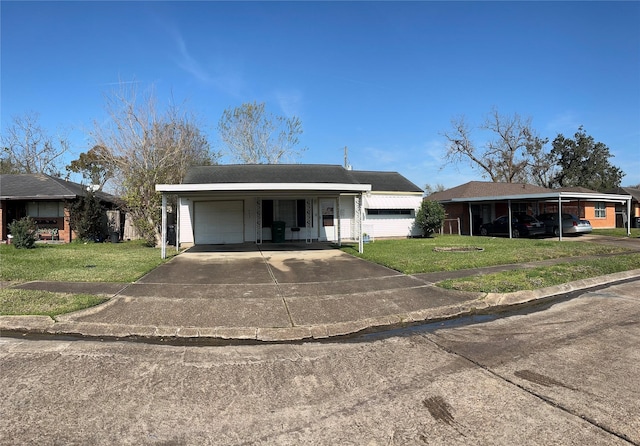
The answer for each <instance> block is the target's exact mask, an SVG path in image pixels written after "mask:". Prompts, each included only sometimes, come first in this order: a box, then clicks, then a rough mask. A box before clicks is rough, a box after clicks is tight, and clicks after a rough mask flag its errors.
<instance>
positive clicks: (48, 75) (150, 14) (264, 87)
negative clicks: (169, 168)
mask: <svg viewBox="0 0 640 446" xmlns="http://www.w3.org/2000/svg"><path fill="white" fill-rule="evenodd" d="M0 8H1V10H0V12H1V33H2V35H1V37H2V43H1V45H2V46H1V124H2V129H5V128H6V126H7V125H8V124H9V123H10V122H11V118H12V116H14V115H21V114H24V113H26V112H29V111H35V112H38V113H39V114H40V122H41V124H43V125H44V126H45V127H46V129H47V130H48V131H49V132H50V133H52V134H55V133H58V132H64V133H66V134H67V135H68V136H69V138H70V139H71V142H72V150H73V153H72V155H71V157H70V159H73V158H75V157H76V156H77V154H79V153H80V152H83V151H86V150H87V149H89V148H90V147H91V142H90V141H89V140H88V139H87V137H86V130H87V129H89V128H91V126H92V122H93V121H94V120H101V119H104V118H105V111H104V94H105V93H107V92H108V91H110V90H111V89H113V88H114V87H115V85H116V84H117V83H118V82H120V81H125V82H130V81H135V82H137V83H138V86H139V88H142V89H146V88H149V87H150V86H152V85H153V86H154V88H155V90H156V93H157V95H158V97H159V99H160V100H162V101H168V100H169V98H170V97H171V96H173V98H174V99H175V100H176V102H182V101H186V107H188V108H189V109H190V110H192V111H193V112H194V113H196V114H198V115H199V116H200V120H201V122H202V124H203V131H204V132H205V133H206V134H207V135H208V136H209V139H210V141H211V142H212V144H213V146H214V148H217V147H218V144H219V142H218V138H217V135H216V126H217V123H218V121H219V119H220V117H221V115H222V112H223V110H225V109H226V108H229V107H235V106H239V105H241V104H242V103H244V102H253V101H258V102H266V103H267V107H268V109H269V110H270V111H271V112H273V113H275V114H279V115H286V116H291V115H296V116H298V117H299V118H300V119H301V121H302V124H303V127H304V134H303V135H302V138H301V143H302V145H303V146H306V147H308V150H307V151H306V152H305V153H304V155H303V156H302V158H300V159H298V162H303V163H328V164H342V163H343V154H344V147H345V146H347V147H348V148H349V162H350V164H351V165H352V166H353V167H354V169H358V170H392V171H398V172H400V173H402V174H403V175H405V176H406V177H407V178H409V179H410V180H411V181H413V182H414V183H416V184H417V185H418V186H420V187H423V186H424V185H425V184H432V185H435V184H436V183H440V184H442V185H444V186H445V187H453V186H456V185H458V184H461V183H464V182H467V181H470V180H482V179H483V178H482V176H481V172H480V171H478V170H473V169H471V168H470V167H469V166H468V165H466V164H463V165H459V166H457V167H456V166H447V167H445V168H442V166H443V154H444V151H445V142H444V138H443V137H442V133H443V132H444V131H446V130H448V129H449V128H450V121H451V119H452V118H453V117H457V116H461V115H464V116H465V117H466V119H467V120H468V121H469V122H470V123H472V124H480V123H481V122H482V121H483V120H484V118H485V116H486V114H487V113H488V112H489V111H491V109H492V108H493V107H496V108H497V109H498V111H499V112H500V113H501V114H506V115H510V114H514V113H518V114H519V115H521V116H522V117H531V118H532V124H533V127H534V129H535V130H536V131H537V132H538V133H539V134H540V136H543V137H548V138H549V139H550V140H553V138H555V136H556V135H557V134H558V133H563V134H564V135H565V136H567V137H569V136H572V135H573V134H574V133H575V132H576V130H577V129H578V127H579V126H580V125H583V126H584V127H585V130H586V132H587V133H588V134H590V135H591V136H593V137H594V138H595V139H596V141H601V142H603V143H605V144H606V145H607V146H608V147H609V148H610V150H611V152H612V153H613V155H614V158H612V159H611V162H612V163H613V164H614V165H616V166H618V167H620V168H621V169H622V170H623V171H624V172H625V173H626V176H625V177H624V178H623V181H622V183H623V185H635V184H640V3H639V2H204V1H203V2H80V1H78V2H12V1H2V2H1V3H0ZM475 135H476V137H477V139H476V141H477V142H478V143H479V145H481V144H482V143H483V142H485V141H487V139H488V137H487V135H483V134H482V133H480V132H477V133H476V134H475Z"/></svg>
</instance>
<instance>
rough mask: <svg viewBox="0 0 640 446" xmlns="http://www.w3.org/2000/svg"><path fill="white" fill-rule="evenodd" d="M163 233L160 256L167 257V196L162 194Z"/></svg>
mask: <svg viewBox="0 0 640 446" xmlns="http://www.w3.org/2000/svg"><path fill="white" fill-rule="evenodd" d="M161 232H162V235H161V236H160V256H161V257H162V258H163V259H166V258H167V196H166V195H165V194H162V231H161Z"/></svg>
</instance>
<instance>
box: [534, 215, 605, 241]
mask: <svg viewBox="0 0 640 446" xmlns="http://www.w3.org/2000/svg"><path fill="white" fill-rule="evenodd" d="M537 218H538V220H540V221H541V222H543V223H544V226H545V231H546V233H547V234H553V235H554V236H556V237H558V236H559V235H560V225H559V224H558V214H557V213H555V212H549V213H546V214H540V215H538V217H537ZM591 231H592V228H591V222H590V221H589V220H584V219H580V218H578V217H576V216H575V215H572V214H564V213H563V214H562V234H563V235H565V234H567V235H569V234H572V235H580V234H589V233H591Z"/></svg>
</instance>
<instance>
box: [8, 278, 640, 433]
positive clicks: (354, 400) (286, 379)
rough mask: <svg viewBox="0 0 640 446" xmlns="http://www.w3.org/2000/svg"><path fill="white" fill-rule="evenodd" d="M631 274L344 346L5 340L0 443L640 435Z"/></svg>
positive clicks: (637, 327) (639, 327)
mask: <svg viewBox="0 0 640 446" xmlns="http://www.w3.org/2000/svg"><path fill="white" fill-rule="evenodd" d="M639 284H640V282H638V281H635V282H628V283H624V284H618V285H614V286H611V287H608V288H605V289H603V290H600V291H596V292H585V293H584V294H582V295H581V296H580V297H577V298H574V299H571V300H568V301H564V302H560V303H557V304H555V305H553V306H551V307H550V308H548V309H545V310H541V311H537V312H532V313H530V314H515V315H511V316H508V317H503V318H498V319H496V320H493V321H490V322H484V323H478V324H473V325H464V326H447V325H446V324H445V325H442V327H441V328H438V327H436V329H431V330H426V331H419V330H415V329H414V330H411V331H408V332H407V333H406V334H397V335H393V336H387V337H381V338H379V339H375V338H371V337H368V338H364V339H361V340H357V339H356V340H351V341H348V342H346V341H343V342H328V341H327V342H323V343H319V342H315V343H290V344H267V345H247V346H243V345H237V346H231V345H228V346H220V347H213V346H199V347H198V346H172V345H154V344H142V343H133V342H99V341H95V340H91V341H88V340H38V339H32V338H28V337H25V338H7V337H3V338H0V401H2V404H1V405H0V435H1V436H0V444H2V445H26V444H39V445H59V444H60V445H62V444H64V445H73V444H82V445H84V444H97V445H107V444H109V445H112V444H149V445H154V444H158V445H159V444H162V445H192V444H193V445H195V444H205V445H206V444H210V445H243V444H258V445H272V444H273V445H276V444H277V445H282V444H285V445H286V444H296V445H298V444H312V445H313V444H317V445H325V444H326V445H336V444H340V445H348V444H354V445H363V444H364V445H425V444H428V445H457V444H459V445H480V444H492V445H514V444H519V445H534V444H535V445H539V444H544V445H554V444H557V445H585V444H589V445H629V444H634V445H638V444H640V417H638V414H639V413H640V379H639V378H638V374H637V371H638V370H640V351H639V350H638V348H637V346H638V345H639V344H640V298H639V297H638V295H637V291H636V290H637V287H638V285H639Z"/></svg>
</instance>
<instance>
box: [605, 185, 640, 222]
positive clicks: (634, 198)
mask: <svg viewBox="0 0 640 446" xmlns="http://www.w3.org/2000/svg"><path fill="white" fill-rule="evenodd" d="M607 192H609V193H611V194H618V195H631V213H630V215H631V227H633V228H640V189H637V188H634V187H618V188H616V189H613V190H610V191H607ZM616 216H617V219H616V227H617V228H620V227H625V226H626V223H627V221H626V220H625V218H624V217H625V213H624V209H622V207H621V206H620V205H618V206H616Z"/></svg>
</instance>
